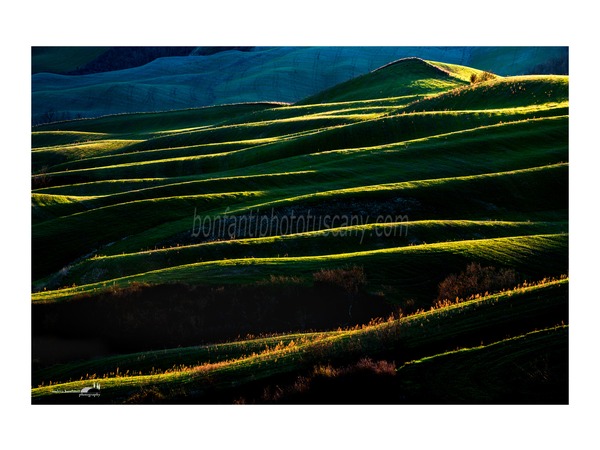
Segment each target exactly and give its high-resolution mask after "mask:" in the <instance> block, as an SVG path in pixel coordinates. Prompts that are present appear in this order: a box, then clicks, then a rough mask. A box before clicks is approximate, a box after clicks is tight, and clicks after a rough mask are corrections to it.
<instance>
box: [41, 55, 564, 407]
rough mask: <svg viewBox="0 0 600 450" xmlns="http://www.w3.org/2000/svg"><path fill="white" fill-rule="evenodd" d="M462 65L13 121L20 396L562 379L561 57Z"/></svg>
mask: <svg viewBox="0 0 600 450" xmlns="http://www.w3.org/2000/svg"><path fill="white" fill-rule="evenodd" d="M222 53H227V52H222ZM250 53H251V52H250ZM218 55H220V56H218ZM218 55H215V57H219V58H224V60H225V59H226V56H227V55H223V54H218ZM481 73H482V71H481V70H479V69H475V68H470V67H466V66H458V65H455V64H449V63H441V62H434V61H423V60H420V59H416V58H408V59H404V60H400V61H398V62H395V63H393V64H390V65H387V66H385V67H382V68H380V69H379V70H376V71H374V72H371V73H369V74H367V75H362V76H359V77H357V78H353V79H352V80H350V81H346V82H343V83H341V84H338V85H336V86H334V87H332V88H330V89H327V90H325V91H323V92H321V93H319V94H316V95H314V96H312V97H308V98H306V99H304V100H303V101H301V102H299V103H297V104H295V105H284V104H281V103H266V102H265V103H243V104H231V105H226V106H215V107H206V108H197V109H185V110H178V111H171V112H163V113H156V112H154V113H140V114H122V115H110V116H106V117H101V118H97V119H85V120H75V121H70V122H61V123H54V124H47V125H43V126H39V127H34V129H33V133H32V147H33V148H32V200H31V201H32V246H33V264H32V272H33V279H32V314H33V359H34V371H33V374H32V385H33V387H34V390H33V398H34V401H36V402H37V401H39V402H61V401H70V400H68V399H67V397H68V396H67V397H64V396H60V395H56V394H52V392H51V391H52V389H51V388H49V387H47V385H48V383H50V382H52V383H64V382H69V383H70V384H64V385H62V384H61V387H60V389H62V388H64V389H75V388H78V389H81V387H83V386H86V385H87V384H89V380H93V379H99V378H101V379H102V380H103V387H102V397H101V400H102V401H106V402H122V401H128V402H135V401H139V402H151V401H162V402H188V401H189V402H216V403H220V402H233V401H245V402H259V403H263V402H267V403H269V402H275V403H277V402H328V401H329V402H336V401H337V400H336V399H338V400H339V398H338V397H335V396H334V397H331V396H329V397H328V396H327V395H328V394H327V392H332V393H335V392H339V389H340V386H343V385H344V383H350V384H351V385H353V383H358V384H357V386H359V387H360V389H359V390H362V391H365V389H366V388H365V386H366V384H365V383H367V381H368V383H367V384H369V383H370V384H372V383H373V382H375V383H379V382H381V384H380V385H381V386H382V389H383V386H385V389H383V390H382V391H381V392H379V393H374V394H373V396H372V397H370V398H371V400H372V401H374V402H376V403H388V402H391V403H399V402H408V403H419V402H433V403H436V402H442V403H452V402H458V403H481V402H484V403H485V402H507V401H508V402H516V403H527V402H534V403H544V402H551V403H552V402H557V403H564V402H566V401H567V400H566V399H567V394H566V390H565V383H566V377H565V370H566V369H565V367H566V361H565V358H564V355H565V346H566V344H565V342H566V339H567V337H566V330H567V328H566V327H567V325H566V324H567V322H568V317H567V314H566V310H567V309H566V308H567V289H568V281H567V280H565V279H563V278H565V277H566V276H568V250H569V245H568V244H569V239H568V183H569V169H568V163H569V154H568V121H569V109H568V108H569V103H568V77H566V76H518V77H500V76H494V77H492V78H491V79H488V80H487V81H481V82H479V81H478V80H476V82H471V75H472V74H475V75H476V76H480V75H481ZM56 87H57V89H58V87H59V85H58V84H57V85H56ZM469 268H471V269H469ZM472 268H475V269H472ZM469 270H475V274H474V275H473V273H472V272H469ZM469 273H471V275H470V276H471V278H468V279H467V278H466V277H467V276H468V274H469ZM537 280H544V281H543V282H542V283H541V284H539V285H538V284H536V283H535V282H536V281H537ZM550 280H554V281H550ZM450 284H452V286H451V287H453V288H456V289H457V290H456V292H458V293H459V294H458V295H456V296H454V295H453V296H451V297H450V298H447V297H448V296H447V295H446V297H444V295H445V294H444V293H443V290H442V286H448V285H450ZM517 285H520V287H517ZM502 290H505V292H504V293H501V294H494V292H497V291H502ZM453 292H454V291H453ZM455 297H458V303H456V302H457V298H455ZM432 307H433V308H434V310H432V311H430V312H425V311H429V310H430V309H431V308H432ZM390 315H393V317H394V319H393V320H392V319H390V320H389V321H387V318H388V316H390ZM399 315H402V317H401V318H398V317H399ZM369 322H371V324H370V325H368V324H369ZM273 334H275V335H276V337H273ZM247 335H251V336H249V337H248V336H247ZM257 335H258V336H259V337H258V338H257V337H256V336H257ZM198 345H201V347H198ZM542 348H546V349H547V351H546V350H544V352H546V353H544V355H545V356H543V358H542V357H541V356H540V358H542V359H540V362H539V364H542V363H543V364H542V365H543V367H542V366H536V365H535V364H537V363H535V364H533V365H530V366H528V365H527V364H528V363H527V360H528V359H529V358H530V355H533V354H536V353H538V352H539V351H540V349H542ZM457 349H461V350H460V351H456V350H457ZM93 357H96V358H100V359H94V360H91V358H93ZM365 358H368V359H365ZM544 358H545V359H544ZM474 361H476V362H474ZM513 362H514V364H513ZM544 364H545V365H544ZM515 365H518V366H519V367H522V368H523V370H522V371H521V372H519V371H516V372H515V371H514V370H513V369H514V367H515ZM429 367H433V368H435V373H436V374H438V373H452V372H456V373H461V374H464V376H465V377H466V378H461V379H456V381H455V383H454V384H453V386H454V388H455V389H454V390H453V393H447V394H444V393H442V389H441V387H440V386H441V385H442V384H443V383H444V381H443V377H442V375H439V376H438V375H430V376H427V377H425V376H423V373H428V372H430V371H431V370H433V369H429ZM489 367H495V368H497V371H498V375H497V376H496V375H494V376H493V377H483V375H482V374H483V373H485V371H486V370H487V369H488V368H489ZM538 369H539V370H542V369H543V370H545V371H546V372H547V373H548V376H547V377H550V379H551V381H550V382H548V383H546V382H545V381H544V380H545V378H544V379H541V378H539V377H538V375H535V376H534V375H532V376H529V378H527V377H528V375H527V374H531V373H533V372H535V370H538ZM536 373H537V372H536ZM540 376H542V375H540ZM468 377H478V378H482V377H483V378H482V381H481V383H480V384H478V385H477V386H475V387H473V388H472V389H471V388H468V385H469V382H468V381H465V380H468ZM547 377H546V378H547ZM542 378H543V376H542ZM76 380H80V381H76ZM209 380H210V381H209ZM365 380H367V381H365ZM369 380H370V381H369ZM502 380H504V381H502ZM86 383H87V384H86ZM361 383H362V384H361ZM41 384H44V385H45V387H39V388H38V387H37V386H38V385H41ZM276 386H279V388H280V389H279V388H278V389H279V391H278V390H277V389H275V387H276ZM515 386H516V387H515ZM434 387H435V389H434ZM513 387H514V389H515V391H514V392H516V393H517V394H515V395H514V396H512V397H509V396H505V397H503V393H506V392H507V391H508V390H510V389H513ZM274 389H275V390H274ZM336 389H337V390H336ZM551 391H552V392H555V395H554V394H553V395H552V396H550V397H544V395H545V394H547V393H548V392H551ZM365 392H366V391H365ZM386 393H387V394H386ZM388 394H389V395H388ZM331 395H334V394H331ZM386 395H387V397H386ZM368 398H369V397H368V396H367V398H366V399H365V398H358V397H357V398H355V399H354V400H355V401H356V402H363V401H367V402H368ZM65 399H66V400H65ZM327 399H329V400H327ZM386 399H387V400H386ZM351 400H352V398H350V401H351ZM74 401H78V400H77V399H75V400H74ZM91 401H93V399H91Z"/></svg>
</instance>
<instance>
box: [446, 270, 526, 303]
mask: <svg viewBox="0 0 600 450" xmlns="http://www.w3.org/2000/svg"><path fill="white" fill-rule="evenodd" d="M516 284H517V273H516V272H515V271H514V270H513V269H504V268H503V269H496V268H495V267H482V266H481V264H479V263H471V264H469V265H468V266H467V268H466V269H465V270H464V271H463V272H461V273H459V274H452V275H449V276H448V277H446V278H445V279H444V280H443V281H442V282H441V283H440V284H439V295H438V301H443V300H456V299H465V298H468V297H469V296H472V295H475V294H483V293H486V292H488V293H491V292H498V291H501V290H503V289H509V288H512V287H514V286H515V285H516Z"/></svg>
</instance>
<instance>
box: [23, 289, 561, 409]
mask: <svg viewBox="0 0 600 450" xmlns="http://www.w3.org/2000/svg"><path fill="white" fill-rule="evenodd" d="M567 291H568V280H561V281H552V282H546V283H542V284H539V285H536V286H531V287H523V288H518V289H515V290H511V291H507V292H504V293H501V294H496V295H491V296H485V297H482V298H478V299H474V300H471V301H468V302H463V303H459V304H455V305H449V306H446V307H443V308H441V309H435V310H431V311H427V312H420V313H417V314H415V315H412V316H408V317H403V318H400V319H395V320H388V321H385V322H383V323H379V324H372V325H369V326H366V327H357V328H353V329H345V330H337V331H331V332H325V333H304V334H290V335H286V336H275V337H270V338H258V339H250V340H242V341H238V342H235V343H228V344H219V345H207V346H196V347H189V348H178V349H172V350H166V351H165V350H163V351H155V352H144V353H137V354H127V355H120V356H113V357H107V358H103V359H98V360H95V361H90V362H88V363H85V364H82V363H71V364H63V365H58V366H54V367H51V368H48V369H46V370H43V371H40V372H39V373H38V374H36V375H35V376H34V383H33V384H34V389H33V390H32V396H33V402H34V403H37V402H53V401H60V396H58V395H56V394H53V392H52V391H57V390H59V391H60V390H63V389H64V390H79V389H81V388H83V387H85V386H89V385H90V384H91V382H90V380H99V381H100V382H101V388H102V396H101V397H100V401H104V402H123V401H126V402H127V401H130V402H135V401H136V399H137V398H138V397H137V396H138V395H139V394H140V391H141V392H144V391H145V390H146V389H151V390H153V391H155V392H154V393H155V394H159V395H155V396H150V398H146V399H145V400H146V401H153V400H154V401H165V402H170V401H184V402H185V401H192V402H193V401H217V402H220V401H234V400H235V397H239V396H240V395H252V393H253V392H254V391H255V389H252V387H253V386H255V385H256V384H258V385H259V387H260V389H261V390H262V389H264V387H265V386H268V385H269V383H277V382H279V383H282V385H283V383H285V382H286V381H289V380H290V378H289V376H290V375H291V376H293V375H295V374H306V373H310V370H311V368H313V367H315V366H317V365H319V364H322V363H323V361H327V362H328V363H329V364H334V365H338V364H342V363H345V362H348V361H352V360H355V358H357V357H365V356H366V357H371V358H387V359H394V361H395V364H396V365H398V366H399V367H400V368H399V369H398V375H397V377H398V378H399V385H398V387H397V389H398V390H399V391H400V393H401V394H402V395H401V396H400V397H398V392H389V393H388V395H390V396H392V397H393V398H401V399H403V400H404V401H408V402H412V401H415V400H418V399H424V400H425V401H434V402H440V401H442V402H467V403H484V402H511V401H512V402H522V401H534V400H538V401H540V402H541V403H546V402H554V401H565V398H566V393H565V392H564V391H565V384H564V383H563V381H564V380H563V379H558V380H556V379H555V377H563V378H564V377H565V376H566V372H564V367H565V359H566V348H567V346H566V338H567V336H566V333H567V328H566V326H565V325H561V321H564V320H565V319H566V314H567V311H568V306H567ZM534 327H535V328H536V329H537V330H536V331H533V328H534ZM544 362H546V364H545V365H544ZM554 369H557V370H554ZM534 370H538V371H539V370H545V372H542V373H537V372H536V373H534V372H533V371H534ZM286 376H287V377H288V378H285V377H286ZM539 376H541V377H545V378H546V382H550V383H551V384H552V387H558V388H559V389H560V391H553V393H552V394H551V395H550V397H547V398H545V399H544V398H535V396H536V395H539V394H540V393H544V392H547V391H544V386H543V385H542V386H541V387H540V384H539V381H540V380H539V379H536V377H539ZM548 377H550V379H548ZM430 379H431V380H432V383H431V384H427V383H428V381H429V380H430ZM291 380H292V381H293V378H292V379H291ZM449 380H451V381H449ZM541 381H542V382H543V381H544V380H541ZM435 383H440V384H443V385H444V386H437V385H436V384H435ZM448 383H451V385H452V389H451V390H448V389H446V388H445V386H446V387H447V386H448ZM507 384H509V385H511V386H507ZM38 386H39V387H38ZM426 386H434V387H435V389H433V390H430V391H429V392H425V393H423V392H422V390H423V389H424V388H425V387H426ZM365 388H366V386H365ZM515 389H516V392H515ZM519 390H522V391H524V392H519ZM503 394H504V395H508V397H505V398H502V395H503ZM519 394H523V395H522V396H519ZM347 395H349V396H350V397H349V398H350V399H351V398H352V393H348V394H347ZM532 396H533V398H532ZM218 399H221V400H220V401H219V400H218ZM75 400H77V399H76V398H75ZM141 400H144V399H141ZM63 401H74V400H73V399H71V400H69V399H65V398H64V397H63Z"/></svg>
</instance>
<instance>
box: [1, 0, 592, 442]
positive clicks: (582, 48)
mask: <svg viewBox="0 0 600 450" xmlns="http://www.w3.org/2000/svg"><path fill="white" fill-rule="evenodd" d="M216 3H217V4H219V2H216ZM84 5H85V6H84ZM88 5H89V6H88ZM15 6H16V7H17V11H16V12H11V13H8V12H7V15H6V17H5V21H7V22H8V23H10V24H11V25H10V27H9V28H8V29H5V30H4V32H3V40H4V43H5V47H3V53H4V54H3V64H2V80H3V83H2V86H3V87H4V94H5V95H6V97H7V99H6V101H5V102H4V105H3V108H2V122H1V123H2V124H3V135H4V137H5V139H3V144H4V145H3V146H2V152H3V163H4V164H3V165H2V167H3V177H2V191H1V192H2V193H3V205H2V206H3V214H2V217H3V220H2V227H3V229H2V231H3V232H2V236H3V238H4V241H5V242H7V243H8V251H7V252H3V256H4V257H3V258H2V260H3V261H2V264H3V270H2V273H3V274H4V277H3V280H4V282H5V284H6V285H8V286H5V287H4V289H3V291H2V292H3V295H2V301H3V303H4V305H3V312H2V315H1V317H2V319H1V323H0V326H1V327H2V331H1V332H2V343H3V345H2V348H3V355H2V358H0V359H1V360H2V371H1V373H2V384H1V385H0V386H1V387H2V394H1V395H2V400H1V401H0V403H1V404H2V408H3V410H4V409H6V410H7V411H3V412H5V413H8V415H9V416H8V417H9V422H8V423H7V422H5V424H7V427H5V429H6V433H7V434H8V435H6V434H5V436H3V438H4V440H6V441H7V442H9V440H17V441H16V442H20V443H21V445H20V446H23V447H25V443H27V444H33V445H36V444H37V445H43V446H44V448H48V447H50V448H53V447H55V446H56V447H57V448H58V447H61V448H71V447H73V446H75V445H77V446H85V447H88V448H102V447H104V446H106V445H113V446H116V447H117V448H121V447H124V446H125V444H127V445H135V446H136V448H145V447H147V446H148V445H149V446H150V448H154V447H158V446H161V447H163V446H169V447H170V448H173V447H177V446H179V445H181V444H190V445H194V446H195V445H198V446H202V447H203V448H210V447H212V446H213V445H214V446H215V447H223V446H227V447H230V446H231V447H233V446H236V447H237V446H239V448H245V446H248V445H257V446H260V447H263V448H269V447H270V446H276V447H285V448H307V447H309V446H310V447H315V448H321V447H326V446H335V447H336V448H345V447H351V448H357V447H362V448H365V447H369V448H377V447H378V446H379V445H382V444H385V445H393V446H394V447H396V446H397V447H407V446H410V447H412V446H418V447H427V448H429V447H433V446H440V447H439V448H448V447H449V448H453V447H456V448H491V449H495V448H499V449H500V448H502V449H506V448H525V447H527V446H534V447H535V448H559V447H563V448H564V447H567V446H569V445H570V444H573V443H574V442H573V441H574V440H575V439H577V442H582V441H583V442H585V441H586V440H589V441H591V442H597V438H595V437H594V436H593V435H592V431H593V426H594V425H595V422H596V420H594V418H595V417H597V413H596V411H595V410H594V409H592V408H593V407H594V406H595V404H596V402H597V401H598V400H599V398H598V381H597V373H598V371H597V368H598V364H597V363H596V362H595V358H596V357H597V353H598V351H597V348H596V347H595V345H596V344H597V342H598V340H597V339H594V337H595V333H594V332H593V331H595V329H596V328H597V326H596V321H597V320H598V317H599V315H598V314H596V313H597V309H598V306H597V304H598V301H599V300H598V294H597V290H595V289H594V284H595V283H594V282H595V281H596V280H595V278H597V274H596V273H595V272H596V271H597V263H596V252H597V251H598V246H597V243H598V241H597V237H596V236H597V235H596V224H597V222H596V221H595V220H594V219H595V218H596V217H595V216H594V213H595V208H596V203H597V202H596V195H595V194H596V192H597V189H594V188H595V182H596V180H597V175H596V172H597V171H598V168H599V167H600V166H599V165H598V164H595V163H597V162H598V159H597V156H596V155H597V154H598V151H599V149H598V144H597V137H596V136H595V135H593V134H592V133H593V132H594V131H595V130H596V129H597V128H598V124H597V118H596V117H597V114H595V109H594V108H593V106H594V105H593V104H592V101H595V100H596V98H597V90H596V89H597V88H596V80H597V78H598V77H599V76H600V72H599V71H598V70H596V69H597V62H596V61H597V51H596V48H594V47H593V44H592V42H594V41H596V39H593V38H594V37H595V36H593V34H594V31H595V30H596V29H597V26H596V25H595V24H594V23H593V22H592V21H593V20H595V17H596V15H595V14H593V13H592V11H591V10H589V9H587V8H580V7H577V4H573V3H571V4H569V3H564V2H561V3H559V2H552V1H544V2H541V1H536V2H523V1H513V0H505V1H503V2H487V3H486V2H468V1H466V2H448V1H428V2H415V4H409V5H407V4H406V2H387V1H373V0H372V1H369V2H358V3H356V4H355V3H352V2H347V1H345V2H333V3H332V2H327V3H326V2H324V1H322V0H321V1H303V2H297V3H286V2H280V1H277V2H276V1H268V2H265V1H252V2H248V1H246V2H231V1H230V2H222V4H220V5H218V6H215V5H207V4H206V3H205V2H197V3H196V2H189V3H188V2H180V1H170V2H166V3H164V2H163V3H152V2H145V3H139V2H135V3H133V2H132V4H126V3H125V2H123V1H114V0H111V1H104V2H100V3H98V2H94V3H82V2H80V1H53V2H35V3H34V2H22V3H20V4H15ZM32 45H401V46H407V45H421V46H426V45H527V46H535V45H568V46H569V47H570V73H571V83H570V86H571V87H570V90H571V92H570V97H571V102H570V103H571V120H570V134H571V139H570V157H569V159H570V177H571V185H570V199H571V205H570V228H571V230H570V231H571V238H570V250H571V251H570V254H571V257H570V272H571V283H570V285H571V288H570V304H571V308H570V309H571V317H570V323H571V331H570V349H571V404H570V406H561V407H537V406H536V407H494V406H488V407H462V406H461V407H424V406H417V407H414V406H411V407H402V406H398V407H334V406H331V407H319V408H317V407H277V408H270V407H214V406H213V407H203V406H194V407H169V406H166V407H157V408H153V407H129V408H120V407H101V408H89V407H86V408H83V407H72V406H70V407H45V406H37V407H32V406H30V405H29V403H30V391H29V387H30V380H29V369H30V347H29V340H30V338H29V334H28V333H29V331H30V328H29V327H28V326H27V325H28V324H29V313H30V310H29V287H30V280H29V278H30V277H29V273H28V270H27V269H28V265H29V255H30V207H29V201H30V200H29V175H30V157H29V148H30V137H29V136H30V135H29V133H30V127H29V124H30V113H31V111H30V79H31V78H30V47H31V46H32ZM5 417H6V416H5ZM11 438H12V439H11ZM441 446H443V447H441ZM27 447H28V448H29V446H28V445H27Z"/></svg>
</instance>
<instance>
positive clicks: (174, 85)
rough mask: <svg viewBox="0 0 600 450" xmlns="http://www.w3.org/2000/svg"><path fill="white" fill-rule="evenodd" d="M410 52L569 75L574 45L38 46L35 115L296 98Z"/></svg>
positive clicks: (505, 70) (40, 119)
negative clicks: (570, 58)
mask: <svg viewBox="0 0 600 450" xmlns="http://www.w3.org/2000/svg"><path fill="white" fill-rule="evenodd" d="M410 56H417V57H420V58H423V59H428V60H434V61H443V62H447V63H454V64H461V65H466V66H471V67H475V68H478V69H483V70H488V71H491V72H494V73H497V74H499V75H520V74H528V73H554V74H566V73H568V48H567V47H112V48H111V47H107V48H103V47H63V48H56V47H34V48H32V73H33V75H32V123H33V124H34V125H36V124H41V123H48V122H55V121H61V120H69V119H74V118H88V117H98V116H102V115H107V114H118V113H126V112H143V111H164V110H172V109H184V108H194V107H201V106H208V105H218V104H228V103H238V102H262V101H272V102H287V103H293V102H296V101H299V100H301V99H303V98H306V97H308V96H310V95H314V94H316V93H318V92H320V91H322V90H324V89H327V88H329V87H331V86H334V85H336V84H338V83H341V82H343V81H346V80H349V79H351V78H354V77H356V76H359V75H362V74H364V73H367V72H369V71H372V70H374V69H376V68H378V67H380V66H382V65H384V64H387V63H389V62H391V61H394V60H396V59H400V58H405V57H410ZM52 72H54V73H52Z"/></svg>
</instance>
